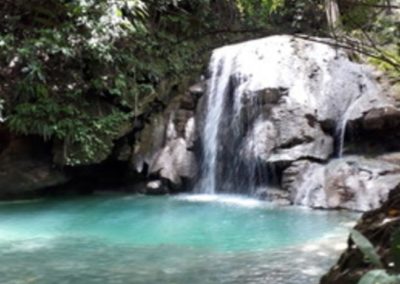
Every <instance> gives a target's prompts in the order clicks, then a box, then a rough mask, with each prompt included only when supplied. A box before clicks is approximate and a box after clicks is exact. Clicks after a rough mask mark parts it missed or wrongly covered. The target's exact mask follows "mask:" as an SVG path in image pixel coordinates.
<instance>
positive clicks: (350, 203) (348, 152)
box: [0, 36, 400, 211]
mask: <svg viewBox="0 0 400 284" xmlns="http://www.w3.org/2000/svg"><path fill="white" fill-rule="evenodd" d="M320 41H328V40H326V39H312V40H304V39H299V38H296V37H293V36H273V37H269V38H264V39H259V40H255V41H249V42H245V43H241V44H236V45H230V46H225V47H222V48H219V49H216V50H215V51H214V52H213V56H212V59H211V63H210V70H209V71H210V72H209V74H208V75H209V76H208V77H207V78H206V80H204V81H203V82H202V83H201V84H198V85H195V86H192V87H191V88H190V89H189V90H188V92H187V93H183V94H182V92H181V91H179V92H178V93H179V94H181V95H179V96H176V95H175V96H174V97H173V99H172V100H170V101H169V102H161V103H160V105H159V107H160V109H158V108H157V109H153V110H152V111H151V112H145V113H143V112H141V113H140V115H139V119H136V120H135V121H134V122H132V124H129V123H128V124H129V125H122V126H121V131H120V132H121V133H120V134H118V136H116V137H108V140H109V142H110V143H109V144H110V145H109V146H110V147H108V150H107V151H106V153H104V155H98V156H96V157H95V159H94V160H93V161H90V163H95V164H106V163H107V162H109V161H110V160H111V161H114V160H117V161H118V162H120V163H121V164H120V165H122V167H124V166H125V167H126V170H127V171H129V173H132V176H136V174H138V176H140V179H141V180H140V182H141V184H140V185H139V186H138V187H139V188H141V189H139V190H138V191H140V192H144V193H149V194H165V193H169V192H178V191H184V190H192V188H193V184H194V183H195V181H196V180H200V181H199V182H198V183H197V184H196V186H195V190H197V191H199V192H203V193H204V192H205V193H218V192H221V191H223V192H229V193H239V192H240V193H244V194H250V195H255V196H258V197H260V198H267V199H282V200H283V201H284V203H287V202H290V203H292V204H299V205H304V206H310V207H313V208H345V209H351V210H358V211H365V210H369V209H373V208H377V207H378V206H379V205H380V204H381V203H382V202H383V201H384V200H386V199H387V196H388V194H389V192H390V190H392V189H393V188H395V187H396V186H397V185H398V184H399V183H400V173H399V171H400V154H399V153H400V143H399V142H398V141H400V132H399V131H397V130H398V127H400V109H399V108H398V107H397V105H396V102H395V100H394V99H393V98H392V96H390V95H389V94H390V92H389V91H388V90H387V89H386V88H385V87H384V86H383V84H381V83H380V82H378V79H379V78H380V77H381V74H378V73H377V72H375V71H374V70H373V69H371V68H369V67H368V66H364V65H360V64H357V63H354V62H352V61H351V60H350V59H349V58H348V56H347V54H346V53H345V52H344V51H343V50H338V49H335V48H333V47H331V46H329V45H327V44H323V43H320ZM164 103H165V104H164ZM0 105H1V102H0ZM164 107H165V108H164ZM0 121H1V107H0ZM350 138H351V139H350ZM2 144H4V142H3V141H1V140H0V148H3V149H6V150H3V153H1V155H2V156H0V167H2V169H1V171H2V172H1V173H0V175H1V174H3V178H2V179H1V181H0V186H1V185H2V184H1V182H3V184H4V188H6V183H8V184H9V185H11V183H15V185H16V186H15V190H16V191H21V192H24V191H25V190H26V191H29V190H33V191H34V190H36V189H39V188H44V187H51V186H53V185H58V184H62V183H64V182H65V181H66V180H67V177H66V176H65V174H64V173H63V172H62V171H60V170H57V169H55V168H54V167H53V166H52V163H56V164H58V165H60V166H64V165H66V164H65V163H64V162H63V161H62V159H59V158H60V157H62V154H63V153H62V147H61V146H62V145H57V143H53V146H54V149H55V151H54V153H53V157H51V155H50V158H49V157H48V156H46V155H47V154H46V155H44V156H40V158H39V159H36V160H32V159H28V158H27V159H25V160H24V156H26V157H29V156H30V155H31V154H32V151H33V152H34V150H32V149H30V150H29V151H28V150H26V151H25V150H18V151H21V153H22V154H21V155H20V156H18V157H17V156H16V155H14V154H10V153H11V152H10V151H11V150H7V147H8V146H4V145H2ZM13 144H14V143H13ZM15 145H17V144H15ZM16 147H17V146H16ZM0 151H1V150H0ZM18 151H17V152H18ZM24 151H25V152H24ZM342 154H343V155H345V156H344V157H342V158H341V159H336V157H338V156H342ZM28 160H29V162H28ZM13 163H21V166H19V168H20V169H18V170H16V171H14V172H13V174H10V173H11V170H10V169H11V168H13V166H12V165H13ZM111 164H112V163H111ZM10 165H11V167H10ZM88 166H92V164H90V165H88ZM27 173H31V174H30V175H28V174H27ZM25 174H26V175H25ZM11 177H13V178H12V179H11ZM143 179H144V180H143ZM16 180H18V181H17V182H16ZM20 182H21V184H20ZM29 184H32V188H30V187H29V186H28V185H29ZM8 187H9V188H11V186H8ZM133 187H134V185H132V188H133ZM271 187H273V188H274V190H273V191H272V190H270V192H268V189H270V188H271ZM279 190H280V192H279ZM135 191H136V189H135Z"/></svg>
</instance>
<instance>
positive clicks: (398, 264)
mask: <svg viewBox="0 0 400 284" xmlns="http://www.w3.org/2000/svg"><path fill="white" fill-rule="evenodd" d="M391 252H392V255H393V260H394V265H395V266H394V267H395V270H396V271H397V272H400V229H399V230H397V231H396V232H394V234H393V235H392V242H391Z"/></svg>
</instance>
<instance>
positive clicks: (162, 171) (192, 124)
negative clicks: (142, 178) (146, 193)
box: [131, 90, 198, 191]
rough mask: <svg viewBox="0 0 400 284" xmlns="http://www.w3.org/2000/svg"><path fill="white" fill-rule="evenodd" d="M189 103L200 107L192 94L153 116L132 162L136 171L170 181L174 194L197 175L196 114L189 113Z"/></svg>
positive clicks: (140, 135)
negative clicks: (195, 146) (195, 151)
mask: <svg viewBox="0 0 400 284" xmlns="http://www.w3.org/2000/svg"><path fill="white" fill-rule="evenodd" d="M192 92H194V90H192ZM188 96H189V97H190V98H189V99H188ZM188 100H193V101H192V102H193V104H194V106H195V107H197V100H196V98H195V97H194V96H193V95H192V94H191V93H190V92H189V93H186V94H185V95H182V96H179V97H177V98H175V99H174V100H173V101H172V102H171V104H170V105H169V106H168V107H167V109H166V110H165V111H164V112H162V113H159V114H158V115H156V116H153V118H152V120H151V122H150V123H149V124H148V125H146V126H145V128H144V129H143V130H142V131H141V133H140V134H139V136H138V137H137V140H136V144H135V145H134V147H135V149H134V153H133V156H132V160H131V163H132V165H133V167H134V169H135V170H136V171H138V172H142V173H144V174H145V175H149V176H152V177H157V178H159V179H162V180H166V181H168V182H169V183H170V184H171V185H172V187H173V190H174V191H176V190H179V188H180V187H181V186H183V184H184V183H185V182H184V181H186V180H191V179H194V178H195V176H196V174H197V167H198V165H197V160H196V158H195V154H194V152H193V150H194V149H193V147H194V143H195V140H196V139H197V131H196V120H195V113H194V111H193V110H189V109H192V108H193V107H192V105H191V104H189V103H188ZM189 106H190V107H189ZM163 190H164V189H163ZM163 190H161V191H163ZM155 191H157V190H155Z"/></svg>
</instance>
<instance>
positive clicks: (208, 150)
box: [199, 49, 233, 194]
mask: <svg viewBox="0 0 400 284" xmlns="http://www.w3.org/2000/svg"><path fill="white" fill-rule="evenodd" d="M232 65H233V62H232V60H229V57H228V56H226V54H225V53H223V52H222V50H221V49H220V50H215V51H214V53H213V55H212V57H211V63H210V67H209V68H210V70H209V71H210V72H211V79H210V83H209V86H208V90H207V113H206V117H205V125H204V128H203V131H202V144H203V149H204V150H203V161H204V162H203V166H202V177H201V180H200V185H199V191H200V192H201V193H207V194H215V192H216V189H215V187H216V179H217V174H216V168H217V158H218V157H217V156H218V147H219V137H218V133H219V126H220V123H221V118H222V114H223V107H224V100H225V98H226V93H227V91H228V86H229V78H230V74H231V69H232Z"/></svg>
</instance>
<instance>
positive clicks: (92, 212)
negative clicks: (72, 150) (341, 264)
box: [0, 196, 354, 284]
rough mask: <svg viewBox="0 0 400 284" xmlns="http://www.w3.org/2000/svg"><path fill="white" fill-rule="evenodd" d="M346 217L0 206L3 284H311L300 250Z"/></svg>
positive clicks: (251, 204) (97, 205)
mask: <svg viewBox="0 0 400 284" xmlns="http://www.w3.org/2000/svg"><path fill="white" fill-rule="evenodd" d="M352 218H354V216H351V215H347V214H342V213H338V212H322V211H311V210H305V209H296V208H277V207H274V206H272V205H270V204H266V203H262V202H258V201H255V200H250V199H241V198H236V197H225V198H215V197H206V196H201V197H198V196H182V197H140V196H94V197H87V198H79V199H68V200H54V199H53V200H38V201H35V202H28V203H2V204H0V283H7V284H11V283H13V284H14V283H15V284H17V283H41V284H47V283H49V284H53V283H71V284H72V283H74V284H80V283H82V284H91V283H192V284H195V283H241V284H243V283H266V282H265V281H267V280H268V281H273V282H271V283H306V284H310V283H312V282H309V281H311V280H314V278H315V277H316V276H315V275H307V274H305V275H299V273H300V272H299V271H296V269H301V267H300V266H296V267H293V263H292V262H293V261H295V259H300V254H299V253H301V251H298V247H300V246H301V245H302V244H305V243H310V242H312V243H314V242H316V241H318V240H319V239H321V238H322V239H323V238H324V237H326V236H327V235H330V236H332V235H335V234H339V235H340V234H342V235H343V234H344V232H345V231H344V230H345V229H343V226H342V224H343V223H345V222H347V221H348V220H350V219H352ZM303 254H304V256H307V253H303ZM302 257H303V256H302ZM319 261H320V260H319ZM331 262H332V260H331V259H329V260H327V264H326V265H330V264H331ZM320 264H321V265H322V263H320ZM309 274H310V273H309ZM311 274H312V273H311ZM274 277H275V278H274ZM313 277H314V278H313ZM293 281H294V282H293ZM307 281H308V282H307Z"/></svg>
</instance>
